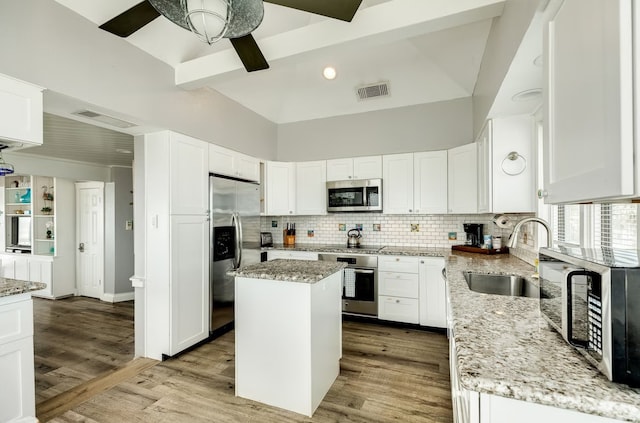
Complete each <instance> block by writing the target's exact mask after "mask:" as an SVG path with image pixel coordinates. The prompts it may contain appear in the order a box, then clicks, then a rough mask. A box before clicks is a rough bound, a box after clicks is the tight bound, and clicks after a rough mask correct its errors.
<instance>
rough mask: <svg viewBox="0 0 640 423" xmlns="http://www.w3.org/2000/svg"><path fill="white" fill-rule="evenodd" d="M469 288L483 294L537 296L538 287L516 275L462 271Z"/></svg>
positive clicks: (538, 294)
mask: <svg viewBox="0 0 640 423" xmlns="http://www.w3.org/2000/svg"><path fill="white" fill-rule="evenodd" d="M462 273H463V275H464V278H465V279H466V281H467V285H469V289H470V290H472V291H475V292H482V293H484V294H496V295H510V296H512V297H533V298H539V297H540V292H539V289H538V287H537V286H536V285H535V284H533V283H531V282H530V281H528V280H526V279H525V278H523V277H521V276H517V275H499V274H492V273H474V272H469V271H465V272H462Z"/></svg>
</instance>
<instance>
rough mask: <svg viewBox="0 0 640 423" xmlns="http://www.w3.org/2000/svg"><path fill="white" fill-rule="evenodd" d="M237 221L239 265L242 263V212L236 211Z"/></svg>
mask: <svg viewBox="0 0 640 423" xmlns="http://www.w3.org/2000/svg"><path fill="white" fill-rule="evenodd" d="M236 222H237V230H238V234H237V235H236V256H237V257H238V267H240V265H241V264H242V243H243V241H244V240H243V239H242V219H241V218H240V213H236Z"/></svg>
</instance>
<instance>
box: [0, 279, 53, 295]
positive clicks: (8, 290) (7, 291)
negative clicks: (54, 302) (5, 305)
mask: <svg viewBox="0 0 640 423" xmlns="http://www.w3.org/2000/svg"><path fill="white" fill-rule="evenodd" d="M46 287H47V285H46V284H44V283H41V282H28V281H19V280H16V279H6V278H0V297H8V296H10V295H18V294H24V293H26V292H31V291H38V290H40V289H44V288H46Z"/></svg>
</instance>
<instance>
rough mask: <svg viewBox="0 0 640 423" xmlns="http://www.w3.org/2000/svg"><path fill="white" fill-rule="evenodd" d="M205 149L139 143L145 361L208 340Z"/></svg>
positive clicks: (148, 138)
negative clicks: (142, 187)
mask: <svg viewBox="0 0 640 423" xmlns="http://www.w3.org/2000/svg"><path fill="white" fill-rule="evenodd" d="M208 157H209V155H208V143H206V142H204V141H200V140H197V139H195V138H191V137H188V136H186V135H182V134H177V133H174V132H170V131H162V132H156V133H152V134H147V135H145V136H144V177H145V180H146V181H148V182H147V183H146V187H147V188H146V192H145V225H146V228H145V243H146V257H145V263H146V271H145V285H144V290H145V294H144V295H145V304H146V313H145V314H146V315H145V329H146V330H145V341H144V342H145V355H146V356H147V357H151V358H155V359H161V358H162V356H163V355H164V356H173V355H175V354H177V353H179V352H180V351H183V350H184V349H186V348H188V347H190V346H192V345H194V344H196V343H198V342H199V341H202V340H204V339H205V338H207V337H208V336H209V260H208V258H209V214H208V212H209V210H208V208H209V200H208V197H209V194H208V186H209V166H208Z"/></svg>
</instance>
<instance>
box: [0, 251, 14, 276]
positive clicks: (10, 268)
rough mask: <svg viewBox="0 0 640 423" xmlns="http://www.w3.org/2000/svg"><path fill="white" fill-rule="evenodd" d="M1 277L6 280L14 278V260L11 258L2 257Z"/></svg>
mask: <svg viewBox="0 0 640 423" xmlns="http://www.w3.org/2000/svg"><path fill="white" fill-rule="evenodd" d="M0 264H1V265H2V277H3V278H8V279H15V278H16V270H15V269H16V267H15V264H16V259H15V258H14V257H11V256H2V263H0Z"/></svg>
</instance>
